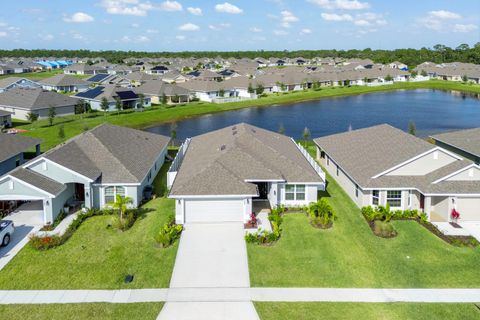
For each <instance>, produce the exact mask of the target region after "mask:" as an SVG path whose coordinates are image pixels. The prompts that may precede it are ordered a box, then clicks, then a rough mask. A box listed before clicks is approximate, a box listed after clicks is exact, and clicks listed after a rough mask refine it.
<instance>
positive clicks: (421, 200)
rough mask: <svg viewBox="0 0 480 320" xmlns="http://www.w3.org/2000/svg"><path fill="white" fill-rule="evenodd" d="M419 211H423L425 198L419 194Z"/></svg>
mask: <svg viewBox="0 0 480 320" xmlns="http://www.w3.org/2000/svg"><path fill="white" fill-rule="evenodd" d="M420 210H422V211H425V196H424V195H423V194H420Z"/></svg>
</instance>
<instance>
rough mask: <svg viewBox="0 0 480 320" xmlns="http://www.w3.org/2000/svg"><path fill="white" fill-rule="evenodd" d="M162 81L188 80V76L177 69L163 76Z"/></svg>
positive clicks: (178, 81) (176, 81) (177, 81)
mask: <svg viewBox="0 0 480 320" xmlns="http://www.w3.org/2000/svg"><path fill="white" fill-rule="evenodd" d="M162 81H164V82H168V83H180V82H185V81H187V77H185V76H184V75H183V74H181V73H180V72H179V71H177V70H173V71H170V72H169V73H166V74H164V75H163V76H162Z"/></svg>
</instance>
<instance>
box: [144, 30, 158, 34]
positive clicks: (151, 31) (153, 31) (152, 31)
mask: <svg viewBox="0 0 480 320" xmlns="http://www.w3.org/2000/svg"><path fill="white" fill-rule="evenodd" d="M146 32H147V33H150V34H154V33H158V30H157V29H147V30H146Z"/></svg>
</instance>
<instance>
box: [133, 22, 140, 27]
mask: <svg viewBox="0 0 480 320" xmlns="http://www.w3.org/2000/svg"><path fill="white" fill-rule="evenodd" d="M131 26H132V28H139V27H140V25H139V24H138V23H132V24H131Z"/></svg>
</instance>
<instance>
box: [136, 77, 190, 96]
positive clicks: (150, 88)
mask: <svg viewBox="0 0 480 320" xmlns="http://www.w3.org/2000/svg"><path fill="white" fill-rule="evenodd" d="M135 92H137V93H143V94H148V95H155V96H161V95H163V94H165V95H166V96H175V95H178V96H188V95H189V91H188V90H187V89H185V88H182V87H180V86H177V85H174V84H170V83H166V82H163V81H161V80H149V81H145V82H144V83H143V84H142V85H141V86H139V87H137V88H135Z"/></svg>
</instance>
